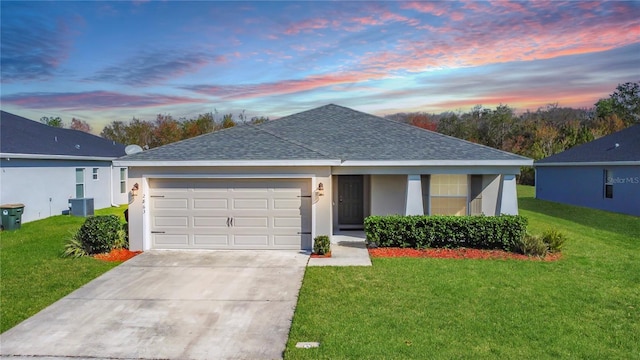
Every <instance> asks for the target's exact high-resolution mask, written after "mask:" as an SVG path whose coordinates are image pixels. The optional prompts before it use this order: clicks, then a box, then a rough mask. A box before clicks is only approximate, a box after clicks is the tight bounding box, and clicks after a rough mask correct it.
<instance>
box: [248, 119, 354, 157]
mask: <svg viewBox="0 0 640 360" xmlns="http://www.w3.org/2000/svg"><path fill="white" fill-rule="evenodd" d="M247 125H249V126H250V127H252V128H254V129H256V130H258V131H262V132H265V133H267V134H269V135H271V136H273V137H275V138H277V139H280V140H284V141H286V142H289V143H292V144H294V145H297V146H300V147H303V148H305V149H307V150H310V151H313V152H315V153H318V154H320V155H323V156H331V157H333V156H334V155H333V154H329V153H325V152H324V151H321V150H318V149H315V148H312V147H311V146H308V145H306V144H303V143H301V142H299V141H296V140H293V139H288V138H286V137H284V136H282V135H279V134H277V133H275V132H273V131H270V130H267V129H263V128H262V127H261V126H260V125H253V124H247ZM340 160H342V159H340Z"/></svg>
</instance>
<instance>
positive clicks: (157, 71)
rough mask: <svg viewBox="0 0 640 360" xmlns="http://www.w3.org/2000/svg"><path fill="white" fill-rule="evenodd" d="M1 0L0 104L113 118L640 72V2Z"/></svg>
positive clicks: (459, 97)
mask: <svg viewBox="0 0 640 360" xmlns="http://www.w3.org/2000/svg"><path fill="white" fill-rule="evenodd" d="M0 4H1V5H0V6H1V10H2V12H1V25H0V26H1V30H2V31H1V36H2V38H1V57H2V58H1V65H2V67H1V75H2V83H1V85H2V87H1V94H0V100H1V101H2V109H3V110H5V111H9V112H12V113H15V114H18V115H21V116H25V117H28V118H31V119H34V120H37V119H39V118H40V117H42V116H60V117H62V119H63V120H64V121H65V122H66V123H69V122H70V121H71V118H72V117H75V118H78V119H82V120H85V121H87V122H88V123H89V124H91V125H92V126H93V127H94V131H97V132H99V131H100V130H101V129H102V127H103V126H104V125H105V124H106V123H109V122H111V121H114V120H124V121H127V120H130V119H131V118H132V117H137V118H140V119H144V120H152V119H154V118H155V115H156V114H159V113H162V114H171V115H173V116H174V117H178V118H179V117H187V118H189V117H195V116H196V115H197V114H200V113H205V112H211V111H214V109H217V110H218V111H219V112H221V113H229V112H231V113H234V114H238V113H239V112H240V111H242V110H245V111H246V114H247V115H248V116H254V115H264V116H269V117H271V118H277V117H279V116H284V115H288V114H291V113H295V112H298V111H302V110H306V109H309V108H312V107H316V106H321V105H324V104H327V103H336V104H339V105H343V106H348V107H352V108H355V109H357V110H361V111H365V112H370V113H374V114H378V115H385V114H390V113H395V112H400V111H426V112H435V113H438V112H442V111H448V110H452V111H456V110H462V111H467V110H468V109H470V108H471V107H473V106H474V105H478V104H481V105H484V106H487V107H494V106H496V105H498V104H507V105H510V106H512V107H515V108H516V109H517V110H519V111H524V110H527V109H531V110H535V109H537V108H538V107H541V106H545V105H547V104H549V103H558V104H559V105H560V106H571V107H591V106H592V105H593V104H594V103H595V102H596V101H597V100H598V99H599V98H602V97H606V96H607V95H608V94H610V93H611V92H613V90H614V89H615V87H616V86H617V85H618V84H619V83H623V82H628V81H634V82H637V81H640V65H639V64H640V2H637V1H634V2H631V1H612V2H602V1H598V2H588V1H579V2H578V1H569V2H561V1H544V2H539V1H536V2H514V1H500V2H491V3H489V2H480V1H461V2H453V1H451V2H449V1H448V2H366V1H355V2H328V1H323V2H310V1H304V2H303V1H298V2H280V1H278V2H276V1H261V2H239V1H228V2H218V1H198V2H173V1H162V2H154V1H133V2H126V1H106V2H94V1H81V2H70V1H53V2H12V1H2V2H1V3H0Z"/></svg>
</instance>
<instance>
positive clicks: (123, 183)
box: [120, 168, 127, 194]
mask: <svg viewBox="0 0 640 360" xmlns="http://www.w3.org/2000/svg"><path fill="white" fill-rule="evenodd" d="M126 192H127V169H126V168H120V194H124V193H126Z"/></svg>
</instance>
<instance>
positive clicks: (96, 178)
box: [93, 168, 98, 180]
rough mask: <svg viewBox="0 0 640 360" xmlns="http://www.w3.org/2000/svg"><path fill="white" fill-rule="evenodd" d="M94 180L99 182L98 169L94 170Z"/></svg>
mask: <svg viewBox="0 0 640 360" xmlns="http://www.w3.org/2000/svg"><path fill="white" fill-rule="evenodd" d="M93 180H98V168H93Z"/></svg>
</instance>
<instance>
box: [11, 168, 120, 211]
mask: <svg viewBox="0 0 640 360" xmlns="http://www.w3.org/2000/svg"><path fill="white" fill-rule="evenodd" d="M0 167H1V169H2V170H1V171H2V172H1V181H0V194H1V199H0V202H1V203H2V204H8V203H22V204H24V205H25V209H24V213H23V215H22V222H23V223H26V222H29V221H34V220H38V219H43V218H46V217H49V216H53V215H60V214H61V213H62V211H64V210H68V209H69V206H68V205H69V199H71V198H75V197H76V184H77V183H76V169H84V178H83V183H82V184H83V187H84V197H85V198H93V199H94V207H95V208H96V209H100V208H105V207H109V206H111V205H112V202H113V203H114V204H126V203H127V194H126V193H124V194H120V191H119V190H120V188H119V186H114V191H113V192H114V193H113V195H112V193H111V189H112V182H113V181H114V179H116V177H119V168H114V169H113V170H112V168H111V162H110V161H88V160H76V161H72V160H42V159H39V160H35V159H11V158H9V160H7V159H6V158H3V159H2V160H1V162H0ZM94 168H95V169H97V177H98V179H97V180H94V179H93V169H94ZM114 173H117V175H115V174H114ZM116 184H117V183H116ZM116 184H114V185H116Z"/></svg>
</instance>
